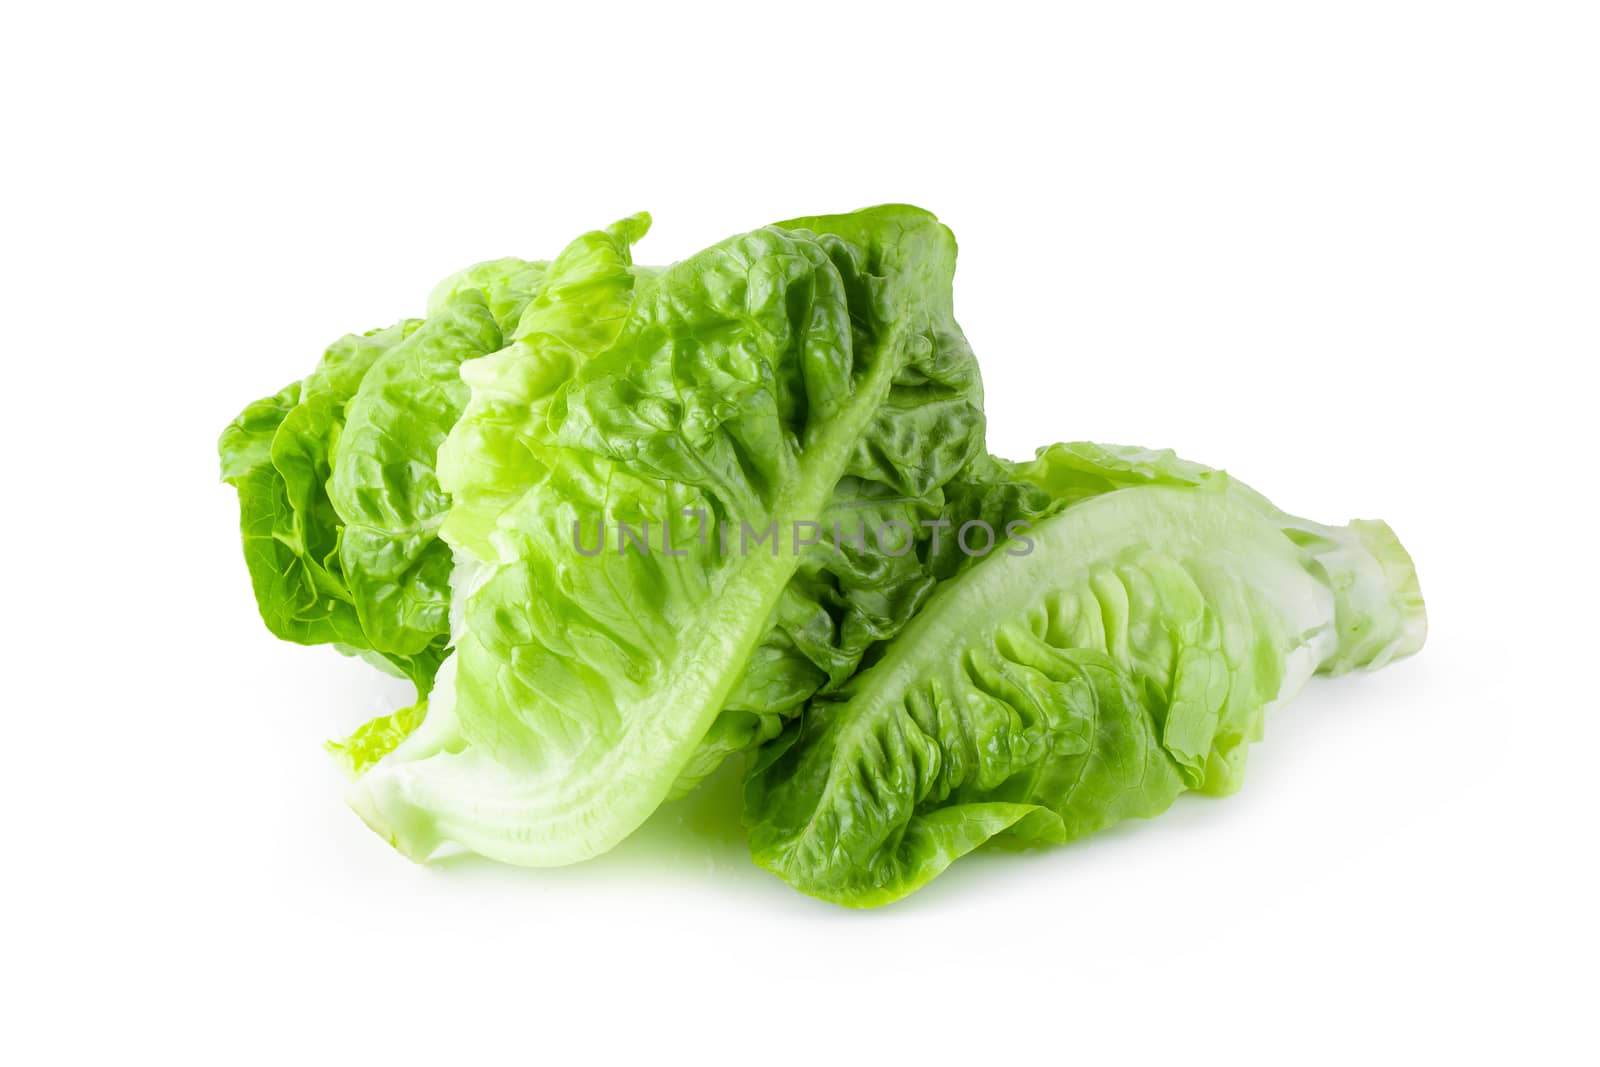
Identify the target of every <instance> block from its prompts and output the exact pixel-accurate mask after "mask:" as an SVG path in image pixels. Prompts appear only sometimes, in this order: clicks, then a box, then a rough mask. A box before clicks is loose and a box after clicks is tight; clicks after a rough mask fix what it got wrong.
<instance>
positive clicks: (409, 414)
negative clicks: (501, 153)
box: [218, 216, 648, 767]
mask: <svg viewBox="0 0 1600 1067" xmlns="http://www.w3.org/2000/svg"><path fill="white" fill-rule="evenodd" d="M647 225H648V219H646V218H644V217H643V216H635V217H634V218H632V219H629V220H625V221H624V223H619V224H618V226H619V227H623V228H624V229H626V230H628V232H634V233H642V232H643V228H644V227H645V226H647ZM593 237H594V235H586V236H585V237H584V238H580V239H579V242H576V243H575V244H583V243H584V242H586V241H592V239H593ZM570 252H571V250H570V249H569V253H570ZM568 258H570V255H569V257H568ZM551 268H552V264H549V263H545V262H530V261H525V260H520V259H499V260H493V261H490V262H487V263H480V264H477V265H475V266H473V267H469V268H467V269H466V270H463V271H461V272H459V273H457V274H455V275H452V276H451V277H450V278H447V279H446V280H445V281H443V282H441V283H440V284H439V285H438V286H437V287H436V288H435V290H434V292H433V295H432V296H431V297H430V299H429V301H428V314H427V317H426V318H425V319H406V320H404V321H402V322H400V323H398V324H397V325H395V326H392V327H389V328H388V329H384V330H374V331H371V332H369V333H367V334H362V335H355V334H352V335H349V336H347V337H343V338H341V339H340V340H338V341H336V342H334V344H333V345H331V346H330V347H329V348H328V350H327V351H326V353H324V355H323V358H322V361H321V362H320V363H319V365H318V367H317V369H316V370H315V371H314V372H313V373H312V374H311V375H310V376H309V377H307V378H306V379H305V380H304V381H302V382H298V383H296V384H294V385H291V386H289V387H288V388H286V389H284V390H283V391H282V392H280V393H278V394H277V395H276V396H273V397H269V398H267V399H265V400H261V401H258V402H256V403H255V404H252V405H250V406H249V407H248V408H246V409H245V411H244V412H243V413H242V414H241V415H240V416H239V418H238V419H236V420H234V422H233V423H232V424H231V425H229V427H228V428H227V429H226V430H225V431H224V432H223V434H222V437H221V440H220V441H219V444H218V450H219V453H220V455H221V460H222V473H223V478H224V479H225V480H226V481H228V482H230V483H231V484H232V485H234V487H235V488H236V489H237V491H238V494H239V507H240V525H241V530H242V533H243V540H244V551H245V560H246V564H247V566H248V568H249V571H250V576H251V581H252V584H253V586H254V588H255V593H256V602H257V605H258V607H259V609H260V611H261V616H262V619H263V620H264V621H265V622H266V624H267V627H268V629H270V630H271V631H272V632H273V633H274V634H276V635H277V636H279V637H282V638H284V639H286V640H290V641H295V642H298V643H301V644H332V645H333V646H334V647H335V648H337V649H338V650H339V651H341V652H344V653H347V654H350V655H357V656H360V657H362V658H363V659H366V660H368V661H370V662H372V663H374V664H375V665H376V666H378V667H380V668H382V669H384V670H386V671H389V672H391V673H398V674H400V675H403V676H406V677H409V678H411V679H412V681H413V682H415V684H416V686H417V689H418V693H419V697H420V696H422V695H425V694H426V693H427V692H428V690H429V689H430V688H431V686H432V684H433V677H434V674H435V672H436V671H437V670H438V667H439V663H440V662H441V661H442V659H443V657H444V654H445V645H446V642H447V640H448V637H449V600H450V574H451V570H452V560H451V553H450V551H449V549H448V547H447V546H446V545H445V544H443V543H441V542H440V541H439V540H438V533H439V527H440V526H441V524H442V522H443V520H444V517H445V514H446V511H447V509H448V506H449V500H448V498H447V497H446V495H445V492H444V489H443V487H442V486H441V484H440V480H439V477H438V475H437V474H436V472H435V461H436V457H437V454H438V452H439V448H440V445H441V443H442V442H443V441H444V439H445V434H446V432H447V431H448V430H449V429H450V428H451V427H452V426H453V425H454V424H455V423H456V421H457V419H458V418H459V416H460V415H461V413H462V410H463V408H464V406H465V404H466V401H467V397H468V392H469V388H468V385H467V384H466V383H465V382H464V381H463V380H462V376H463V368H464V367H465V366H466V364H467V363H468V362H469V361H473V360H476V359H477V358H478V357H480V356H483V355H484V354H486V353H490V352H494V351H496V350H499V349H500V348H501V347H502V345H503V344H504V342H505V341H506V340H507V339H508V338H510V337H513V336H517V335H518V334H517V331H518V330H519V326H520V324H521V322H522V319H523V317H524V315H523V313H524V311H525V310H526V309H527V308H528V307H529V305H531V304H534V303H536V302H538V300H539V298H540V297H541V296H547V295H548V293H547V288H548V287H547V284H546V281H547V276H548V275H549V274H550V271H551ZM424 706H425V705H424V704H422V703H420V702H419V704H418V705H416V707H415V708H407V709H402V710H401V711H399V712H396V713H395V715H393V716H385V717H384V719H383V720H380V722H379V723H375V724H372V726H371V727H369V728H364V731H365V732H364V733H363V732H358V734H357V735H356V736H354V737H352V738H350V739H349V740H347V741H345V742H342V743H341V745H336V746H334V748H335V749H336V751H346V750H347V749H348V750H350V751H354V750H355V749H357V748H359V749H360V750H361V751H364V752H367V753H368V754H369V755H371V754H372V753H373V752H375V751H376V750H375V749H374V747H373V739H375V738H385V739H388V743H390V744H391V745H392V743H394V742H396V741H397V740H398V738H399V737H401V736H404V734H403V732H398V731H397V729H396V727H397V724H403V725H406V726H407V728H409V727H410V726H414V725H415V723H417V722H419V721H420V720H421V717H422V712H421V710H420V709H421V708H423V707H424ZM381 724H387V725H386V726H385V728H383V729H379V728H378V727H379V725H381ZM363 739H364V740H363ZM341 746H343V747H341ZM352 746H353V747H352ZM384 751H387V750H386V749H385V750H384ZM377 754H378V755H381V754H382V753H381V752H377ZM375 759H376V756H372V757H371V759H370V760H368V762H371V761H375ZM358 764H360V761H359V760H355V761H351V762H350V763H349V765H350V766H352V767H356V766H357V765H358Z"/></svg>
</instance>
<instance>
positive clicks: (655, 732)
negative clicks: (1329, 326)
mask: <svg viewBox="0 0 1600 1067" xmlns="http://www.w3.org/2000/svg"><path fill="white" fill-rule="evenodd" d="M648 227H649V218H648V216H645V215H635V216H631V217H629V218H626V219H623V220H621V221H619V222H617V223H615V224H613V225H612V226H610V227H607V228H606V229H603V230H596V231H593V232H591V233H588V234H585V235H583V236H581V237H579V238H578V239H577V240H575V241H574V242H572V244H570V245H569V246H568V247H567V248H566V249H565V250H563V251H562V252H561V253H560V254H559V255H557V256H556V257H555V258H554V259H552V260H549V261H537V262H534V261H523V260H518V259H503V260H495V261H491V262H488V263H484V264H480V265H478V266H475V267H471V268H468V269H467V270H465V271H462V272H460V273H459V274H456V275H453V276H452V277H450V278H448V279H446V280H445V281H444V282H442V283H440V285H439V286H438V287H437V288H436V289H435V291H434V293H433V295H432V297H431V298H430V300H429V302H428V309H427V310H428V313H427V316H426V317H425V318H424V319H421V320H405V321H403V322H401V323H399V324H397V325H396V326H393V327H390V328H388V329H386V330H381V331H375V332H373V333H369V334H366V335H362V336H350V337H346V338H343V339H341V340H340V341H338V342H335V344H334V345H333V346H332V347H330V348H329V349H328V351H327V353H326V354H325V355H324V357H323V360H322V362H321V364H320V365H319V366H318V367H317V369H316V370H315V371H314V372H313V373H312V375H311V376H310V377H308V378H306V379H305V380H304V381H303V382H300V383H297V384H295V385H293V386H290V387H288V388H287V389H285V390H283V391H282V392H280V393H278V394H276V395H275V396H273V397H270V398H268V399H266V400H262V401H259V402H257V403H256V404H253V405H251V406H250V407H249V408H247V409H246V410H245V411H244V413H243V414H241V415H240V416H239V418H238V419H236V420H235V421H234V423H233V424H231V425H230V426H229V427H228V428H227V430H226V431H225V432H224V434H223V436H222V440H221V442H220V452H221V456H222V466H223V476H224V478H225V479H226V480H228V481H229V482H231V483H232V484H233V485H234V486H235V487H236V488H237V490H238V493H239V501H240V512H241V529H242V533H243V538H244V546H245V558H246V562H247V565H248V567H249V571H250V574H251V578H252V583H253V585H254V587H255V591H256V598H257V603H258V605H259V607H260V610H261V614H262V618H263V620H264V621H265V622H266V624H267V626H268V627H269V629H271V630H272V632H273V633H275V634H277V635H278V636H280V637H283V638H286V639H288V640H293V641H298V642H301V643H306V644H317V643H326V644H333V645H335V646H336V647H338V648H340V649H342V650H344V651H347V652H353V653H356V654H359V655H362V656H363V657H365V658H367V659H369V660H372V661H373V662H375V663H376V664H378V665H379V666H381V667H383V668H385V669H387V670H391V671H395V672H398V673H401V674H404V675H406V676H408V677H410V678H411V679H412V680H413V681H414V682H415V683H416V687H417V694H418V699H417V702H416V703H415V704H414V705H412V706H410V707H407V708H403V709H401V710H399V711H397V712H395V713H393V714H391V715H388V716H384V717H382V718H380V719H377V720H374V721H373V722H371V723H369V724H367V725H366V726H364V727H362V728H361V729H360V730H358V731H357V732H356V733H355V734H353V735H352V736H351V737H349V738H347V739H346V740H345V741H342V742H340V743H338V744H336V745H333V746H331V747H332V748H333V750H334V751H335V752H336V753H337V754H338V755H339V757H340V758H341V760H342V761H343V762H344V764H345V766H346V767H347V769H348V770H349V771H350V773H351V774H352V775H353V776H354V781H353V782H352V785H351V787H350V801H351V804H352V806H353V807H354V808H355V809H356V811H357V812H358V813H359V814H360V815H361V816H362V818H364V819H365V820H366V821H367V822H368V824H369V825H371V826H372V827H373V828H374V829H375V830H376V831H378V832H379V833H380V834H381V835H382V836H383V837H384V838H386V839H387V840H389V841H390V842H391V843H392V844H393V845H394V846H395V847H396V848H397V849H399V850H400V851H401V852H403V853H405V854H406V855H408V856H411V857H413V858H415V859H418V860H424V859H427V858H429V857H431V856H433V855H435V854H437V853H439V852H440V851H442V850H446V849H451V848H465V849H468V850H471V851H474V852H477V853H480V854H482V855H485V856H489V857H493V858H495V859H500V860H504V861H507V862H512V863H519V864H526V865H534V866H541V865H553V864H562V863H570V862H574V861H576V860H581V859H584V858H587V857H589V856H593V855H596V854H598V853H600V852H603V851H605V850H606V849H608V848H610V847H612V846H613V845H615V844H616V843H617V842H618V841H620V840H621V839H622V838H623V837H624V836H626V835H627V834H628V833H630V832H631V831H632V830H633V829H634V828H636V827H637V826H638V825H639V824H640V823H641V822H642V821H643V820H644V819H645V818H646V817H648V816H649V814H650V813H651V812H652V811H654V810H655V808H656V807H657V806H659V804H660V803H661V802H662V801H663V800H665V799H668V798H670V797H673V796H676V795H680V794H681V793H683V792H685V791H687V790H689V789H692V788H693V787H694V785H695V784H696V783H698V782H699V781H700V780H701V779H702V778H703V777H705V776H706V775H707V774H709V773H710V772H711V771H712V770H713V769H715V768H716V766H717V765H718V764H719V763H720V762H721V761H722V760H723V759H725V758H726V757H727V756H729V755H730V754H733V753H736V752H740V751H744V750H749V749H757V750H758V751H757V755H756V757H755V760H754V762H753V769H752V771H751V774H750V777H749V782H748V788H747V797H746V800H747V811H746V818H747V821H748V822H749V824H750V826H751V842H752V848H753V850H754V854H755V857H756V859H757V861H758V862H759V863H761V864H762V865H764V866H766V867H769V868H770V869H772V870H774V871H775V872H777V873H778V874H780V875H781V876H782V877H784V878H785V879H787V880H789V881H790V882H791V883H792V884H794V885H795V886H796V887H798V888H800V889H802V890H804V891H806V892H808V893H812V894H814V895H817V896H821V897H824V898H826V899H830V900H835V901H838V902H841V903H846V904H854V905H869V904H877V903H883V902H886V901H889V900H893V899H896V898H898V897H899V896H902V895H904V894H905V893H907V892H910V891H912V890H914V889H915V888H917V887H918V886H920V885H921V884H923V883H925V882H926V881H927V880H928V879H930V878H932V877H933V876H934V875H936V874H937V873H938V872H939V871H940V870H942V869H943V868H944V867H945V866H946V865H948V864H949V863H950V862H951V861H952V860H954V859H955V858H957V857H959V856H960V855H962V854H964V853H965V852H967V851H970V850H971V849H972V848H975V847H977V846H978V845H980V844H982V843H983V842H985V841H987V840H989V839H991V838H995V837H1000V838H1002V839H1006V840H1011V841H1020V842H1025V843H1026V842H1046V841H1056V840H1064V839H1066V838H1069V837H1073V836H1077V835H1080V834H1083V833H1087V832H1089V831H1091V830H1093V829H1096V828H1099V827H1101V826H1105V825H1109V824H1110V823H1111V822H1113V821H1116V820H1117V819H1119V818H1124V817H1128V816H1133V815H1149V814H1154V813H1156V812H1157V811H1159V810H1161V809H1162V808H1164V807H1165V806H1166V805H1167V804H1169V803H1170V802H1171V801H1172V799H1173V797H1175V796H1176V795H1177V793H1178V792H1181V791H1182V790H1184V789H1200V790H1205V791H1211V792H1222V791H1227V790H1229V789H1231V788H1233V787H1235V786H1236V785H1237V783H1238V776H1239V773H1240V770H1241V768H1242V759H1243V751H1244V745H1245V743H1246V742H1247V741H1248V740H1250V739H1253V738H1254V737H1256V736H1258V735H1259V731H1260V723H1261V718H1262V716H1263V714H1264V712H1265V710H1266V709H1267V708H1268V707H1269V706H1271V705H1273V704H1276V703H1279V702H1282V701H1283V700H1285V699H1287V698H1288V697H1289V696H1291V695H1292V694H1293V692H1294V690H1295V689H1296V688H1297V687H1298V686H1299V684H1300V683H1301V682H1302V681H1303V680H1304V678H1305V676H1306V675H1308V674H1310V673H1311V672H1312V671H1314V670H1324V671H1328V672H1337V671H1340V670H1345V669H1349V668H1351V667H1357V666H1375V665H1378V664H1380V663H1381V662H1384V661H1386V660H1387V659H1389V658H1392V657H1393V656H1396V655H1403V654H1406V653H1408V652H1410V651H1414V650H1415V648H1416V647H1418V646H1419V645H1420V643H1421V638H1422V629H1423V616H1422V607H1421V599H1420V595H1419V594H1418V593H1417V589H1416V581H1415V575H1414V573H1413V572H1412V571H1411V568H1410V562H1409V560H1408V559H1407V557H1406V556H1405V553H1404V551H1403V550H1402V549H1401V548H1400V547H1399V545H1398V543H1397V542H1396V541H1395V540H1394V538H1393V535H1392V534H1391V533H1389V532H1388V529H1387V527H1384V526H1382V525H1381V524H1359V523H1358V524H1352V525H1351V526H1350V527H1343V528H1329V527H1322V526H1318V525H1316V524H1312V523H1308V522H1304V521H1302V520H1297V519H1293V518H1291V517H1289V516H1286V515H1282V514H1281V513H1279V512H1277V511H1276V510H1275V509H1274V508H1272V506H1271V505H1270V504H1268V503H1267V502H1266V501H1265V500H1264V499H1262V498H1261V497H1260V496H1259V495H1257V494H1255V493H1253V492H1251V491H1250V490H1249V489H1247V488H1245V487H1243V486H1242V485H1239V484H1238V483H1236V482H1233V481H1231V480H1230V479H1228V478H1227V476H1226V475H1223V474H1221V473H1220V472H1216V471H1212V470H1210V469H1209V468H1205V467H1201V466H1199V465H1197V464H1191V463H1186V462H1184V461H1182V460H1179V459H1177V458H1176V457H1174V456H1172V454H1171V453H1152V452H1143V451H1139V450H1133V449H1117V448H1107V447H1101V446H1094V445H1070V446H1068V445H1063V446H1055V447H1053V448H1051V449H1047V450H1044V451H1043V452H1041V454H1040V456H1039V458H1038V459H1036V460H1035V461H1033V462H1031V463H1025V464H1010V463H1006V462H1005V461H1001V460H995V459H991V458H990V457H989V456H988V455H987V454H986V452H985V450H984V440H983V437H984V422H983V414H982V386H981V384H980V380H979V377H978V369H977V364H976V361H975V360H974V358H973V355H972V351H971V349H970V347H969V346H968V344H967V342H966V339H965V337H964V336H963V335H962V333H961V330H960V328H959V327H958V326H957V325H956V322H955V318H954V310H953V305H952V300H951V282H952V277H953V273H954V269H955V242H954V240H953V238H952V237H951V235H950V233H949V231H948V230H947V229H945V228H944V227H943V226H941V225H940V224H939V223H938V222H937V220H936V219H934V217H933V216H931V215H929V214H928V213H926V212H924V211H921V210H919V209H916V208H910V207H901V206H889V207H881V208H874V209H870V210H867V211H861V212H856V213H853V214H849V215H834V216H816V217H810V218H801V219H793V220H789V221H787V222H783V223H778V224H775V225H772V226H768V227H764V228H762V229H759V230H755V231H752V232H750V233H747V234H742V235H740V236H737V237H733V238H730V239H729V240H726V241H723V242H721V243H719V244H717V245H714V246H712V247H711V248H708V249H706V250H705V251H703V252H700V253H698V254H696V255H694V256H691V257H689V258H688V259H685V260H683V261H681V262H679V263H676V264H673V265H671V266H669V267H665V268H647V267H641V266H638V265H636V264H634V263H633V260H632V246H633V244H634V243H635V242H637V241H638V240H639V239H641V238H642V237H643V236H644V235H645V233H646V231H647V229H648ZM978 520H981V521H982V522H983V523H986V524H987V525H988V526H989V527H990V528H991V529H993V530H996V531H1007V532H1013V533H1018V535H1019V540H1018V541H1016V542H1013V543H1010V544H1006V543H1004V542H1003V538H1002V544H1000V545H998V546H996V547H997V550H996V551H993V552H990V553H988V554H987V555H985V556H984V557H983V558H982V559H975V558H973V556H972V555H971V554H969V553H965V552H961V551H958V550H957V542H956V539H955V538H954V537H952V536H950V534H949V532H950V531H951V530H954V529H958V528H960V527H961V526H962V524H964V523H968V522H973V521H978ZM623 525H626V526H628V527H630V528H633V529H646V530H648V531H649V532H648V533H647V534H646V541H647V543H648V546H649V547H648V550H645V551H627V550H625V549H623V547H622V546H620V545H618V544H616V543H615V542H614V541H613V542H612V543H611V544H604V542H603V541H602V542H599V544H600V547H599V548H598V550H597V539H598V538H603V537H605V536H606V531H610V532H611V535H612V536H613V537H615V536H616V532H617V531H618V530H619V529H620V528H621V527H622V526H623ZM886 525H891V526H895V527H896V528H898V529H902V530H904V531H905V532H906V542H905V544H904V545H902V546H901V550H899V551H894V552H886V551H884V550H883V549H882V547H881V545H878V544H874V543H872V542H870V541H867V542H862V541H858V540H856V539H854V538H852V537H851V536H850V533H849V532H843V533H842V532H841V530H843V531H853V530H857V529H860V528H861V527H862V526H870V527H872V528H874V529H879V528H884V527H885V526H886ZM802 526H803V527H804V528H806V529H807V530H809V531H812V536H811V537H808V539H807V541H806V542H805V543H802V542H801V541H800V540H799V539H798V535H796V539H795V541H794V542H793V543H792V544H791V543H788V537H789V531H790V530H796V531H798V530H799V529H800V528H801V527H802ZM767 530H774V531H776V533H775V534H774V535H773V538H772V541H771V543H770V544H764V543H763V542H761V541H759V540H758V541H757V543H756V546H755V549H754V550H751V549H750V547H749V544H748V541H747V540H745V531H758V532H759V531H767ZM1023 530H1026V531H1027V532H1026V533H1021V531H1023ZM728 531H732V532H733V544H732V545H731V546H730V544H729V542H728V540H727V533H728ZM941 531H942V532H943V533H944V536H943V537H942V538H941V536H940V533H941ZM780 541H782V542H783V543H781V544H780V543H779V542H780ZM1023 546H1026V550H1025V551H1024V550H1023ZM999 549H1004V550H999ZM863 667H865V669H863Z"/></svg>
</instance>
